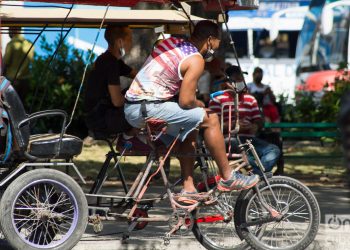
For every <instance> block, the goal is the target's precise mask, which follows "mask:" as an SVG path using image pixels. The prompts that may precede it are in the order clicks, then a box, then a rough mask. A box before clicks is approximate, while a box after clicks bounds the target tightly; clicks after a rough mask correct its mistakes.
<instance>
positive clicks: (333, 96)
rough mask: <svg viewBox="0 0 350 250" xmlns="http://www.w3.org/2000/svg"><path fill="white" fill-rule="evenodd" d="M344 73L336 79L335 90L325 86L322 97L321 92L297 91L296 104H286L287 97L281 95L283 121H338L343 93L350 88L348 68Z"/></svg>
mask: <svg viewBox="0 0 350 250" xmlns="http://www.w3.org/2000/svg"><path fill="white" fill-rule="evenodd" d="M341 72H342V75H341V77H339V78H336V79H335V82H334V90H332V91H327V90H326V89H327V88H328V85H327V84H326V85H325V86H324V92H323V95H322V97H321V98H319V97H318V96H319V94H320V93H311V92H309V93H304V92H297V93H296V97H295V102H296V104H295V105H290V104H286V98H285V97H283V96H280V103H281V105H282V107H283V108H282V110H283V113H282V121H286V122H336V121H337V119H338V114H339V109H340V99H341V97H342V95H343V94H344V93H345V92H346V91H348V90H350V75H349V72H348V71H346V70H341Z"/></svg>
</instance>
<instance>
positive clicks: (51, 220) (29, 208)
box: [11, 179, 79, 249]
mask: <svg viewBox="0 0 350 250" xmlns="http://www.w3.org/2000/svg"><path fill="white" fill-rule="evenodd" d="M14 201H15V202H14V203H13V206H12V214H11V216H12V224H13V227H14V228H15V232H16V233H17V235H18V236H19V237H20V238H21V239H22V240H23V241H24V242H26V244H28V245H30V246H32V247H35V248H41V249H45V248H52V247H56V246H58V245H61V244H62V243H64V242H65V241H66V240H67V239H68V238H69V237H70V236H71V234H72V233H73V231H74V230H75V228H76V226H77V222H78V215H79V212H78V203H77V200H76V198H75V197H74V195H73V194H72V192H71V191H70V189H69V188H67V186H65V185H64V184H62V183H60V182H57V181H54V180H50V179H42V180H37V181H34V182H32V183H30V184H28V185H26V186H25V187H23V188H22V190H21V191H20V192H19V193H18V195H17V196H16V198H15V199H14Z"/></svg>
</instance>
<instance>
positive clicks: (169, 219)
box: [0, 1, 320, 249]
mask: <svg viewBox="0 0 350 250" xmlns="http://www.w3.org/2000/svg"><path fill="white" fill-rule="evenodd" d="M85 2H88V1H85ZM219 3H221V2H219ZM220 6H221V4H220ZM221 7H222V6H221ZM73 11H74V9H73ZM184 11H185V13H186V10H184ZM45 12H47V13H49V11H48V10H46V11H45ZM173 12H174V11H171V12H167V14H166V15H168V17H167V18H168V19H169V15H170V13H173ZM42 13H44V12H43V11H42ZM73 13H74V12H73ZM73 13H71V15H67V16H63V18H61V20H62V23H63V24H64V25H67V24H69V23H70V22H71V23H70V24H80V25H82V26H89V25H91V23H88V21H87V23H84V21H83V19H84V16H85V18H86V13H85V14H84V15H83V16H80V17H79V16H78V12H76V13H74V14H75V15H73ZM130 13H131V12H130ZM27 14H28V13H27ZM102 14H103V15H101V18H102V22H100V25H99V26H100V29H101V27H102V26H103V25H104V24H105V23H106V22H113V20H114V22H118V21H119V22H123V23H126V22H130V18H129V20H128V19H127V18H126V17H125V16H124V19H123V18H121V19H119V20H118V19H117V18H116V19H113V16H118V15H117V13H116V12H115V13H114V14H115V15H112V14H111V13H110V12H109V11H108V8H107V9H106V12H104V13H102ZM119 14H120V13H119ZM134 14H135V15H136V12H134ZM177 14H179V13H177ZM16 15H19V16H21V14H20V12H17V13H16ZM36 15H37V16H36V17H35V19H37V20H39V18H38V17H40V16H41V14H38V12H37V13H36ZM25 16H26V14H23V16H22V20H21V21H22V22H23V24H25V23H26V20H27V21H28V20H30V18H28V17H27V19H26V18H25ZM28 16H29V15H28ZM44 16H45V15H44ZM160 16H161V12H158V13H155V12H154V13H153V14H152V15H150V17H149V19H145V17H144V16H143V17H142V16H141V17H140V20H139V21H135V20H136V19H137V18H135V16H134V22H133V25H135V26H136V27H137V25H140V24H141V23H143V24H145V23H147V24H148V25H153V26H154V25H159V24H166V23H169V20H166V18H165V19H161V18H160ZM180 16H182V17H186V15H185V14H184V13H181V14H180ZM187 16H189V15H188V14H187ZM3 17H4V18H3V19H2V25H10V24H11V20H12V23H14V22H15V21H14V19H11V17H9V16H7V17H6V16H5V15H4V16H3ZM6 18H8V19H6ZM70 18H71V19H70ZM195 18H196V17H192V16H191V19H192V20H193V19H195ZM45 19H47V20H48V22H47V23H50V14H48V15H47V16H45V17H43V18H42V19H41V22H43V20H45ZM91 19H92V18H87V20H90V22H91ZM116 20H117V21H116ZM17 21H18V18H17ZM52 22H53V23H56V24H57V20H52ZM172 22H173V24H180V26H177V27H181V28H180V29H179V28H177V29H176V30H177V31H179V30H187V29H183V27H184V24H188V20H187V21H186V22H184V21H183V19H181V20H180V21H178V20H174V19H173V20H172ZM29 23H30V22H27V24H29ZM92 23H94V22H92ZM95 23H96V21H95ZM32 24H33V23H32ZM78 26H79V25H78ZM174 27H176V26H174ZM0 81H1V82H0V86H1V87H0V88H1V97H2V99H1V100H2V104H3V109H4V111H6V113H7V114H8V121H9V123H8V124H9V128H10V129H9V130H8V131H10V134H9V135H8V136H7V138H10V139H9V140H10V141H13V142H14V143H15V146H14V147H13V148H12V150H11V154H10V153H9V154H8V155H7V154H6V155H5V156H6V157H7V161H6V162H3V163H1V167H2V169H3V172H2V173H1V181H0V188H1V189H2V191H3V195H2V198H1V203H0V218H1V219H0V224H1V229H2V232H3V233H4V235H5V237H6V238H7V240H8V241H9V243H10V244H11V245H12V246H13V247H15V248H16V249H71V248H73V247H74V245H75V244H76V243H77V242H78V241H79V240H80V238H81V237H82V234H83V233H84V231H85V228H86V226H87V223H90V224H92V225H93V228H94V230H95V232H96V233H98V232H100V231H101V230H102V225H103V224H102V221H103V220H109V221H120V220H123V221H125V222H128V223H129V226H128V230H127V231H126V232H125V233H124V234H123V240H127V239H128V238H129V237H130V236H131V237H132V233H133V231H134V230H141V229H144V228H145V227H146V226H147V224H148V223H149V222H164V223H167V224H169V231H168V232H167V233H166V234H165V235H164V243H165V245H167V244H169V243H170V239H171V236H172V235H176V234H179V235H182V234H187V233H189V232H191V231H192V232H193V234H194V235H195V237H196V239H197V240H198V241H199V242H200V243H201V244H202V245H203V246H204V247H205V248H207V249H234V248H235V247H236V245H237V240H238V241H240V240H245V241H246V242H247V243H248V244H249V245H250V246H251V247H252V248H253V249H305V248H306V247H307V246H308V245H309V244H311V242H312V241H313V240H314V238H315V236H316V234H317V231H318V226H319V220H320V212H319V207H318V204H317V200H316V199H315V197H314V196H313V194H312V192H311V191H310V190H309V189H308V188H307V187H305V186H304V185H303V184H301V183H300V182H298V181H297V180H294V179H292V178H288V177H284V176H277V177H275V176H272V175H271V174H270V173H264V167H263V165H262V164H261V162H260V160H259V157H258V156H257V154H256V152H255V149H254V147H253V146H252V144H251V143H250V142H249V141H247V142H242V143H241V144H240V152H239V153H238V154H228V157H230V158H231V159H232V165H233V166H234V167H236V168H237V170H238V169H241V168H245V167H249V163H248V161H247V158H246V154H248V153H251V154H253V156H254V157H255V160H256V162H257V164H258V166H259V168H260V169H261V171H262V172H263V175H262V176H261V181H260V182H259V183H258V184H257V185H256V186H255V187H253V188H251V189H248V190H244V191H241V192H240V193H237V192H231V193H221V192H219V191H218V190H217V189H216V181H217V176H218V174H217V167H216V165H215V163H214V161H213V160H212V157H211V155H210V152H208V150H207V149H206V148H205V145H204V143H203V141H201V140H199V141H198V143H197V144H198V145H197V151H196V154H195V157H196V164H195V167H196V168H199V170H200V171H201V173H202V174H201V176H202V178H201V180H198V181H197V183H198V186H197V187H198V190H199V191H200V192H201V193H200V194H199V195H197V196H200V197H195V198H196V199H197V202H196V203H194V204H190V205H188V204H185V205H184V204H181V203H180V202H178V200H177V197H176V195H174V193H175V192H174V191H173V189H174V188H175V187H176V186H177V185H178V184H180V183H181V181H182V180H181V178H179V179H178V180H177V181H175V182H174V183H170V182H169V181H168V178H167V175H166V173H165V170H164V163H165V161H166V160H167V159H168V158H169V157H170V156H177V155H176V152H174V150H173V149H174V147H175V145H176V143H177V139H178V137H177V138H175V139H174V141H173V142H172V144H171V145H170V146H169V147H168V148H164V146H159V143H158V139H159V137H160V136H161V135H162V134H163V133H166V127H167V124H165V123H164V122H163V121H159V120H155V119H152V118H149V119H147V120H146V122H145V127H144V128H143V129H142V130H141V132H140V133H142V134H143V135H144V136H146V138H147V142H148V146H149V149H148V150H147V151H146V152H133V151H132V150H131V149H132V144H130V143H125V144H124V145H123V147H119V148H118V149H117V150H116V149H115V147H114V144H113V142H114V141H115V139H117V138H118V135H116V136H109V135H97V139H101V140H105V141H107V142H108V145H109V147H110V152H109V153H108V154H107V157H106V161H105V163H104V164H103V165H102V167H101V169H100V171H99V174H98V176H97V178H96V180H95V182H94V184H93V186H92V187H91V189H90V191H89V193H86V194H84V193H83V191H82V189H81V187H80V186H79V185H78V183H77V182H76V181H75V180H74V179H73V178H72V177H70V176H68V175H67V174H65V173H63V172H62V171H58V170H54V169H50V167H59V166H61V167H70V168H72V169H73V170H74V171H75V173H76V175H77V176H78V177H79V178H80V180H81V182H82V183H84V182H85V181H84V178H83V177H82V176H81V174H80V172H79V168H77V166H76V165H75V164H74V162H73V157H74V156H76V155H78V154H80V153H81V150H82V141H81V140H80V139H79V138H77V137H75V136H72V135H67V134H65V131H66V129H67V120H68V116H67V114H66V112H65V111H62V110H48V111H41V112H37V113H34V114H31V115H27V114H26V112H25V110H24V108H23V105H22V102H21V100H20V99H19V97H18V95H17V94H16V92H15V90H14V89H13V87H12V86H11V85H10V83H9V82H8V81H7V80H6V79H5V78H3V77H2V78H1V79H0ZM228 81H230V80H229V79H228ZM82 82H83V81H82ZM230 84H231V86H232V89H231V90H228V91H230V92H232V94H233V95H235V96H236V97H237V95H238V91H237V90H236V88H235V83H234V82H231V83H230ZM79 93H80V92H79ZM223 93H224V92H223V91H221V92H217V93H214V94H212V95H211V98H212V99H213V100H215V97H216V96H218V95H221V94H223ZM78 98H79V95H78ZM78 98H77V99H78ZM235 99H236V100H237V99H238V98H235ZM223 108H224V107H223ZM229 108H230V110H231V109H232V110H238V109H237V102H234V103H230V104H229ZM222 110H223V109H222ZM72 115H74V112H73V114H72ZM235 115H236V116H235V117H236V118H237V119H236V123H235V124H234V125H235V126H232V127H229V132H230V133H229V134H230V135H231V136H232V137H234V136H236V135H237V131H238V119H239V116H238V112H236V113H235ZM46 116H61V117H62V129H61V132H60V133H59V134H39V135H31V134H30V122H32V121H33V120H35V119H38V118H41V117H46ZM5 118H6V117H5ZM68 125H69V122H68ZM179 133H180V132H179ZM12 136H13V140H12V139H11V137H12ZM140 154H141V155H146V156H147V160H146V162H145V164H144V167H143V168H142V169H141V171H140V173H139V174H137V175H136V178H135V181H134V182H133V184H132V185H131V187H129V185H127V183H126V181H125V178H124V175H123V172H122V168H121V166H120V165H121V163H120V159H121V157H123V156H125V155H140ZM191 156H193V155H191ZM112 160H114V164H111V162H112ZM110 169H117V171H118V174H119V178H120V181H121V183H122V186H123V192H125V195H120V196H116V195H108V194H103V193H101V192H100V191H101V188H102V185H103V183H104V182H105V180H106V179H107V175H108V173H109V172H110ZM158 173H160V175H161V178H162V180H163V182H164V187H165V189H164V192H163V193H160V194H159V196H158V197H155V198H154V197H152V198H147V197H146V198H145V197H144V194H145V192H146V190H147V188H148V187H149V186H150V183H151V180H152V178H153V177H154V176H155V175H156V174H158ZM189 196H191V195H189ZM190 198H191V197H190ZM163 200H169V201H170V202H169V203H170V210H171V212H170V213H169V214H167V216H150V215H149V214H148V212H149V211H150V210H152V208H153V207H154V206H155V205H156V204H157V203H158V202H160V201H163Z"/></svg>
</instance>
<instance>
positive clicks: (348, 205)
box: [0, 187, 350, 250]
mask: <svg viewBox="0 0 350 250" xmlns="http://www.w3.org/2000/svg"><path fill="white" fill-rule="evenodd" d="M312 191H313V192H314V194H315V195H316V197H317V199H318V201H319V204H320V208H321V213H322V218H321V223H322V224H321V227H320V230H319V233H318V235H317V237H316V240H315V241H314V243H312V244H311V245H310V246H309V247H308V250H328V249H329V250H335V249H336V250H345V249H349V246H350V237H349V235H350V226H349V227H341V228H338V227H337V228H335V229H333V228H334V227H332V228H330V226H329V222H332V221H333V220H335V221H338V219H340V220H341V221H346V219H348V220H349V221H350V191H349V189H348V188H329V187H323V188H321V187H317V188H312ZM333 214H335V215H336V216H337V217H335V218H334V217H333ZM330 220H331V221H330ZM126 228H127V225H126V224H125V223H123V222H119V223H112V222H105V223H104V230H103V232H102V233H101V234H100V235H95V234H94V233H93V231H92V228H91V226H88V229H87V231H86V233H85V234H84V236H83V238H82V239H81V241H80V242H79V243H78V244H77V245H76V247H75V248H74V249H73V250H96V249H98V250H114V249H169V250H172V249H174V250H175V249H177V250H178V249H185V248H187V249H191V250H194V249H204V248H203V247H202V246H201V245H200V244H199V243H198V242H197V241H196V240H195V238H194V236H192V234H189V235H188V236H183V237H181V238H180V237H174V238H172V239H171V243H170V245H169V246H164V244H163V240H162V236H163V235H164V233H165V232H166V231H167V230H169V229H168V226H167V225H166V223H164V224H150V225H148V226H147V227H146V229H145V230H142V231H137V232H133V234H132V235H131V237H130V239H129V241H128V244H121V235H122V232H123V231H124V230H126ZM0 249H1V250H12V248H11V247H9V246H8V244H7V243H6V240H0ZM237 249H241V250H243V249H249V248H248V247H247V246H246V245H245V243H241V244H240V245H239V246H238V247H237Z"/></svg>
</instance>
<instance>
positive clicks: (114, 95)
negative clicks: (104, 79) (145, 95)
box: [108, 85, 125, 107]
mask: <svg viewBox="0 0 350 250" xmlns="http://www.w3.org/2000/svg"><path fill="white" fill-rule="evenodd" d="M108 92H109V95H110V97H111V100H112V103H113V105H114V106H115V107H122V106H123V105H124V101H125V98H124V95H123V94H122V90H121V87H120V85H108Z"/></svg>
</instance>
